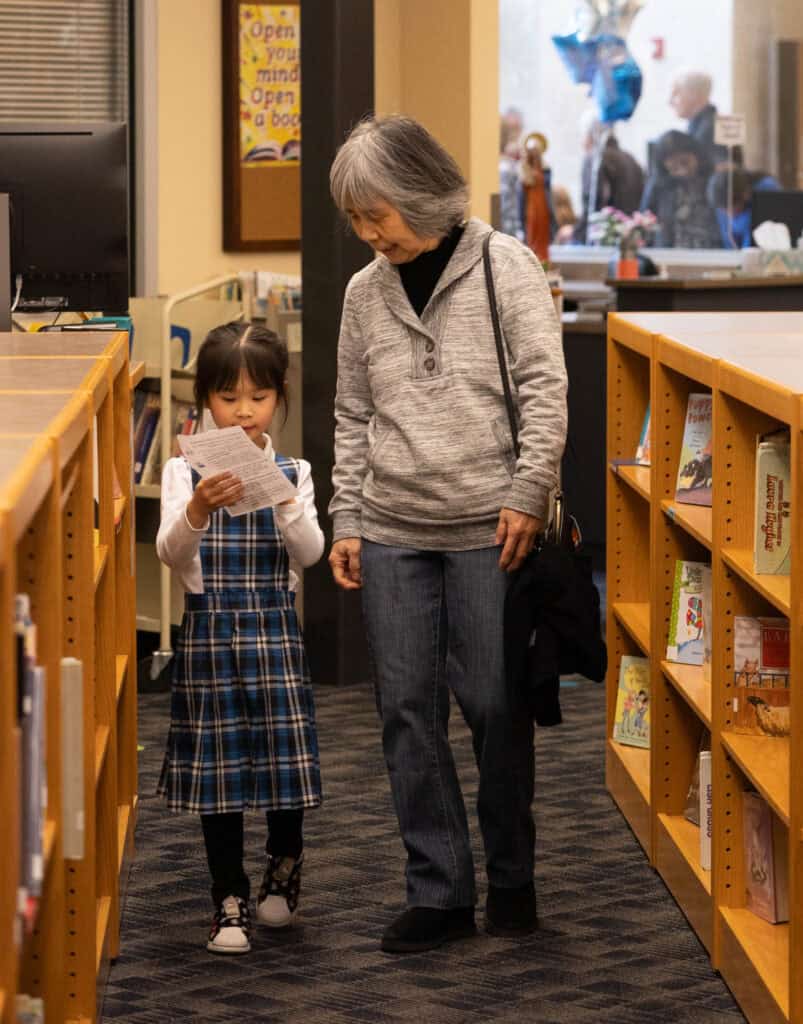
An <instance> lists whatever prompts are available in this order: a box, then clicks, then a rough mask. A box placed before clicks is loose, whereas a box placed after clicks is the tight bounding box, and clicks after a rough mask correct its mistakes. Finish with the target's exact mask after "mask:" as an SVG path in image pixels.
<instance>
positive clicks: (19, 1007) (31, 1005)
mask: <svg viewBox="0 0 803 1024" xmlns="http://www.w3.org/2000/svg"><path fill="white" fill-rule="evenodd" d="M14 1014H15V1017H16V1021H17V1024H44V1021H45V1001H44V999H42V998H41V996H28V995H25V994H23V993H17V995H16V996H15V997H14Z"/></svg>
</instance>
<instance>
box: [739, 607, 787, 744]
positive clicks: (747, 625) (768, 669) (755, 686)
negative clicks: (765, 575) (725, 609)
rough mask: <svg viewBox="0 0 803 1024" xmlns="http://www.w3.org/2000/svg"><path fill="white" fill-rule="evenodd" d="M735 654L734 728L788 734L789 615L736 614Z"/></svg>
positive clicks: (747, 731)
mask: <svg viewBox="0 0 803 1024" xmlns="http://www.w3.org/2000/svg"><path fill="white" fill-rule="evenodd" d="M733 657H734V683H735V684H736V686H735V689H734V695H733V715H734V722H733V730H734V732H739V733H749V734H755V735H763V736H788V735H789V732H790V724H791V723H790V689H789V621H788V619H784V618H774V617H764V616H760V617H752V616H748V615H736V616H734V619H733Z"/></svg>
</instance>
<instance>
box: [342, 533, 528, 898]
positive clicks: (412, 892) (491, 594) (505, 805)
mask: <svg viewBox="0 0 803 1024" xmlns="http://www.w3.org/2000/svg"><path fill="white" fill-rule="evenodd" d="M498 560H499V548H480V549H477V550H473V551H418V550H415V549H412V548H397V547H389V546H387V545H384V544H374V543H371V542H370V541H363V543H362V579H363V588H362V595H363V615H364V618H365V625H366V632H367V635H368V644H369V648H370V651H371V656H372V659H373V663H374V675H375V684H376V693H377V705H378V708H379V714H380V717H381V719H382V746H383V749H384V753H385V760H386V762H387V766H388V771H389V773H390V785H391V791H392V794H393V802H394V806H395V809H396V815H397V817H398V819H399V827H400V829H401V835H402V839H403V840H404V845H405V847H406V849H407V903H408V905H409V906H425V907H444V908H445V907H463V906H471V905H473V904H474V902H475V898H476V890H475V883H474V863H473V860H472V856H471V846H470V842H469V834H468V822H467V820H466V810H465V805H464V803H463V796H462V793H461V792H460V784H459V782H458V779H457V773H456V771H455V765H454V759H453V757H452V751H451V748H450V746H449V735H448V721H449V690H451V691H452V692H453V693H454V695H455V698H456V699H457V702H458V704H459V705H460V709H461V711H462V712H463V716H464V717H465V720H466V722H467V724H468V726H469V728H470V729H471V735H472V740H473V746H474V756H475V758H476V761H477V766H478V768H479V793H478V798H477V813H478V816H479V822H480V828H481V830H482V838H483V842H484V844H485V859H486V869H487V872H488V881H489V882H490V883H491V884H492V885H495V886H500V887H502V888H516V887H518V886H523V885H526V884H528V883H530V882H532V878H533V860H534V845H535V826H534V823H533V817H532V811H531V804H532V800H533V785H534V753H533V726H532V720H531V718H530V715H529V714H528V713H527V710H526V709H525V707H524V706H523V704H522V702H521V700H520V698H519V697H518V696H517V695H516V694H513V693H510V692H509V690H508V686H507V684H506V682H505V671H504V647H503V636H504V634H503V612H504V603H505V593H506V590H507V586H508V581H509V577H508V576H507V574H506V573H504V572H502V571H501V570H500V569H499V567H498V564H497V563H498Z"/></svg>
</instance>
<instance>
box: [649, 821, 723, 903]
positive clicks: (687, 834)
mask: <svg viewBox="0 0 803 1024" xmlns="http://www.w3.org/2000/svg"><path fill="white" fill-rule="evenodd" d="M658 821H659V823H660V824H661V826H662V827H663V829H664V831H665V832H666V834H667V835H668V836H669V838H670V839H671V841H672V843H673V844H674V846H675V847H676V848H677V850H678V851H679V852H680V854H681V855H682V857H683V859H684V861H685V862H686V864H688V866H689V867H690V868H691V870H692V873H693V874H694V876H695V877H696V879H697V881H698V882H699V884H700V886H701V887H702V889H703V890H704V891H705V893H706V895H707V896H708V899H709V900H710V898H711V872H710V871H704V870H703V869H702V868H701V867H700V829H699V828H698V827H697V825H694V824H692V822H690V821H687V820H686V819H685V818H684V817H682V816H681V815H679V814H659V815H658ZM708 909H709V910H710V904H709V908H708Z"/></svg>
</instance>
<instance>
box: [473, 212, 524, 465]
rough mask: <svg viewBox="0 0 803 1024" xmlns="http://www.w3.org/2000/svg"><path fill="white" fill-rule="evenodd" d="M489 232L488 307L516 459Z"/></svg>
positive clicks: (486, 246) (484, 255) (485, 261)
mask: <svg viewBox="0 0 803 1024" xmlns="http://www.w3.org/2000/svg"><path fill="white" fill-rule="evenodd" d="M493 234H494V232H493V231H489V232H488V234H487V235H486V236H485V239H484V240H483V243H482V262H483V265H484V267H485V287H486V288H487V290H488V305H489V306H490V307H491V320H492V321H493V325H494V340H495V341H496V358H497V359H498V360H499V373H500V374H501V377H502V387H503V389H504V392H505V406H506V407H507V418H508V422H509V423H510V433H511V434H512V436H513V451H514V452H515V453H516V458H518V457H519V455H520V454H521V448H520V446H519V431H518V427H517V426H516V411H515V409H514V406H513V395H512V394H511V393H510V381H509V379H508V375H507V360H506V359H505V344H504V341H503V340H502V328H501V327H500V326H499V311H498V310H497V308H496V291H495V289H494V277H493V272H492V271H491V235H493Z"/></svg>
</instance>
